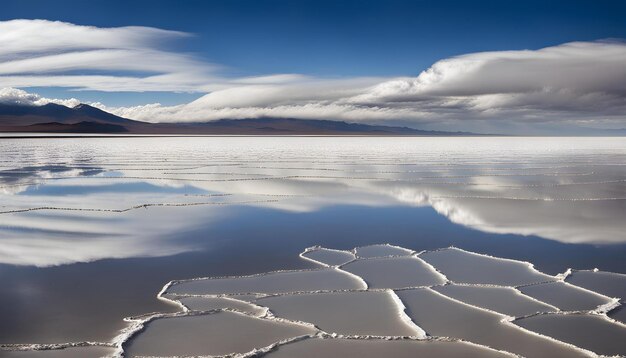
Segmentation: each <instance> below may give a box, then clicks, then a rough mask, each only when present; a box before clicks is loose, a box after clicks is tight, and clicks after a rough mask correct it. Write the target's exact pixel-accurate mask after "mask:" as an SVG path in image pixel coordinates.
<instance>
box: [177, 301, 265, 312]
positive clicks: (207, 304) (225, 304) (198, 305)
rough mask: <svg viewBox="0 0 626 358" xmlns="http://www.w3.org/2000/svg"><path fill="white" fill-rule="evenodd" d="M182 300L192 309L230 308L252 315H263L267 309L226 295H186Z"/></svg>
mask: <svg viewBox="0 0 626 358" xmlns="http://www.w3.org/2000/svg"><path fill="white" fill-rule="evenodd" d="M180 302H181V303H182V304H183V305H185V306H186V307H187V308H189V309H190V310H192V311H211V310H216V309H221V308H229V309H234V310H238V311H242V312H245V313H248V314H251V315H255V316H261V315H263V313H264V312H265V310H264V309H263V308H261V307H258V306H255V305H252V304H250V303H247V302H242V301H239V300H236V299H230V298H225V297H185V298H181V299H180Z"/></svg>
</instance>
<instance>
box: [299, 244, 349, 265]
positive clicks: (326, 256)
mask: <svg viewBox="0 0 626 358" xmlns="http://www.w3.org/2000/svg"><path fill="white" fill-rule="evenodd" d="M302 256H304V257H306V258H309V259H311V260H314V261H317V262H321V263H322V264H325V265H329V266H338V265H342V264H345V263H346V262H350V261H352V260H354V254H353V253H351V252H349V251H343V250H332V249H326V248H322V247H319V248H314V249H310V250H307V251H306V252H304V253H302Z"/></svg>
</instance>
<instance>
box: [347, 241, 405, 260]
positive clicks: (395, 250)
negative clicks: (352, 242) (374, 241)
mask: <svg viewBox="0 0 626 358" xmlns="http://www.w3.org/2000/svg"><path fill="white" fill-rule="evenodd" d="M412 253H413V251H411V250H407V249H405V248H402V247H397V246H393V245H387V244H381V245H369V246H361V247H357V248H356V255H357V256H359V257H364V258H368V257H384V256H406V255H410V254H412Z"/></svg>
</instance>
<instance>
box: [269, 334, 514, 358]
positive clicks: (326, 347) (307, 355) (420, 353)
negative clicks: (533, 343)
mask: <svg viewBox="0 0 626 358" xmlns="http://www.w3.org/2000/svg"><path fill="white" fill-rule="evenodd" d="M264 357H268V358H293V357H298V358H318V357H325V358H344V357H360V358H380V357H394V358H414V357H459V358H474V357H475V358H483V357H484V358H492V357H507V355H505V354H503V353H500V352H497V351H494V350H491V349H487V348H483V347H477V346H474V345H471V344H467V343H463V342H439V341H413V340H395V341H388V340H380V339H375V340H374V339H370V340H363V339H322V338H310V339H306V340H302V341H298V342H293V343H289V344H286V345H283V346H280V347H279V348H278V349H277V350H275V351H273V352H271V353H269V354H267V355H265V356H264Z"/></svg>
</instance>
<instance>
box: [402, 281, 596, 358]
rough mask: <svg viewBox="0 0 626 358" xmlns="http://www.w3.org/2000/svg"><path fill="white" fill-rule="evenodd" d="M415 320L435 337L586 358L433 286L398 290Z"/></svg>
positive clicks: (523, 352)
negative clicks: (461, 301) (438, 291)
mask: <svg viewBox="0 0 626 358" xmlns="http://www.w3.org/2000/svg"><path fill="white" fill-rule="evenodd" d="M397 293H398V296H399V297H400V299H402V301H403V302H404V305H405V306H406V307H407V313H408V315H409V317H411V319H413V321H414V322H415V323H416V324H417V325H418V326H420V327H422V328H423V329H424V330H425V331H426V333H428V334H429V335H432V336H445V337H453V338H459V339H463V340H467V341H469V342H473V343H477V344H482V345H486V346H489V347H492V348H495V349H498V350H503V351H507V352H510V353H515V354H519V355H522V356H524V357H527V358H530V357H564V358H571V357H586V356H587V355H586V354H584V353H583V352H581V351H579V350H577V349H575V348H572V347H568V346H565V345H563V344H561V343H558V342H554V341H551V340H550V339H548V338H543V337H539V336H536V335H533V334H530V333H526V332H524V331H523V330H522V329H520V328H517V327H515V326H514V325H512V324H509V323H506V322H502V321H503V320H504V319H506V317H504V316H502V315H499V314H496V313H491V312H487V311H485V310H481V309H479V308H475V307H471V306H468V305H466V304H463V303H460V302H456V301H454V300H452V299H448V298H446V297H445V296H442V295H441V294H439V293H436V292H435V291H433V290H431V289H427V288H425V289H413V290H405V291H398V292H397Z"/></svg>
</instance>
